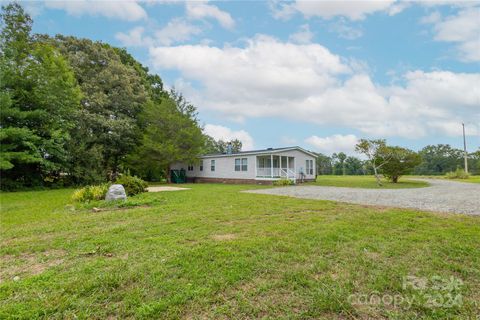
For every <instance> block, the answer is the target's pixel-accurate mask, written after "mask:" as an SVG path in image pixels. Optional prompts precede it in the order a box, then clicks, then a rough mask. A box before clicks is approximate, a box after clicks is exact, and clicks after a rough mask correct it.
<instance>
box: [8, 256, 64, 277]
mask: <svg viewBox="0 0 480 320" xmlns="http://www.w3.org/2000/svg"><path fill="white" fill-rule="evenodd" d="M65 257H66V251H64V250H57V249H53V250H48V251H44V252H42V253H23V254H21V255H18V256H16V255H5V256H3V257H2V258H1V263H0V266H1V268H0V283H3V282H5V281H9V280H15V279H18V280H20V279H21V278H25V277H30V276H35V275H39V274H41V273H43V272H44V271H45V270H47V269H49V268H52V267H55V266H58V265H60V264H62V263H63V262H64V258H65ZM17 277H18V278H17Z"/></svg>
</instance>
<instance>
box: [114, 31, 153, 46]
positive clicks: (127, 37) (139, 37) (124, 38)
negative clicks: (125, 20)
mask: <svg viewBox="0 0 480 320" xmlns="http://www.w3.org/2000/svg"><path fill="white" fill-rule="evenodd" d="M144 31H145V28H143V27H135V28H133V29H131V30H130V31H129V32H128V33H123V32H118V33H117V34H115V38H116V39H117V40H119V41H120V42H121V43H122V44H123V45H124V46H127V47H140V46H151V45H153V43H154V40H153V39H152V38H151V37H144V36H143V33H144Z"/></svg>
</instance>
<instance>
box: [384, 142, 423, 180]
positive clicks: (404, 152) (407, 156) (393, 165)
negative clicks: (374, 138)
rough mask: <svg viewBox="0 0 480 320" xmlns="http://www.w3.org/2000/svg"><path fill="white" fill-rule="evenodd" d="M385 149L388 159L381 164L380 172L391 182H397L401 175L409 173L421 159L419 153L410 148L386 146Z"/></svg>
mask: <svg viewBox="0 0 480 320" xmlns="http://www.w3.org/2000/svg"><path fill="white" fill-rule="evenodd" d="M387 149H388V150H387V152H386V154H387V156H388V160H387V161H386V162H385V164H384V165H383V168H382V173H383V175H384V176H385V177H386V178H387V179H389V180H390V181H392V182H393V183H397V182H398V179H399V178H400V177H401V176H403V175H405V174H408V173H411V172H412V171H413V169H414V168H415V166H417V165H418V164H419V163H420V162H421V161H422V159H421V157H420V155H419V154H418V153H416V152H414V151H412V150H409V149H405V148H402V147H387Z"/></svg>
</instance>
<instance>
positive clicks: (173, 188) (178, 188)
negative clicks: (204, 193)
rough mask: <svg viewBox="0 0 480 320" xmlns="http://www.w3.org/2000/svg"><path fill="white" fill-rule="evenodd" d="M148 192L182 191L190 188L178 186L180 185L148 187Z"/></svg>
mask: <svg viewBox="0 0 480 320" xmlns="http://www.w3.org/2000/svg"><path fill="white" fill-rule="evenodd" d="M147 190H148V192H164V191H182V190H190V188H180V187H148V188H147Z"/></svg>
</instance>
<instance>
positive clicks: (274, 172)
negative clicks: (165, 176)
mask: <svg viewBox="0 0 480 320" xmlns="http://www.w3.org/2000/svg"><path fill="white" fill-rule="evenodd" d="M315 160H316V155H315V154H313V153H311V152H309V151H307V150H305V149H302V148H300V147H287V148H269V149H264V150H255V151H241V152H232V153H230V152H227V153H223V154H207V155H204V156H201V157H200V158H199V161H198V163H195V164H184V163H177V164H174V165H173V166H171V169H172V170H182V169H183V170H185V173H186V176H187V180H188V181H193V182H224V183H259V184H262V183H272V181H275V180H279V179H289V180H292V181H294V182H302V181H313V180H315V176H316V172H315V171H316V162H315Z"/></svg>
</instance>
